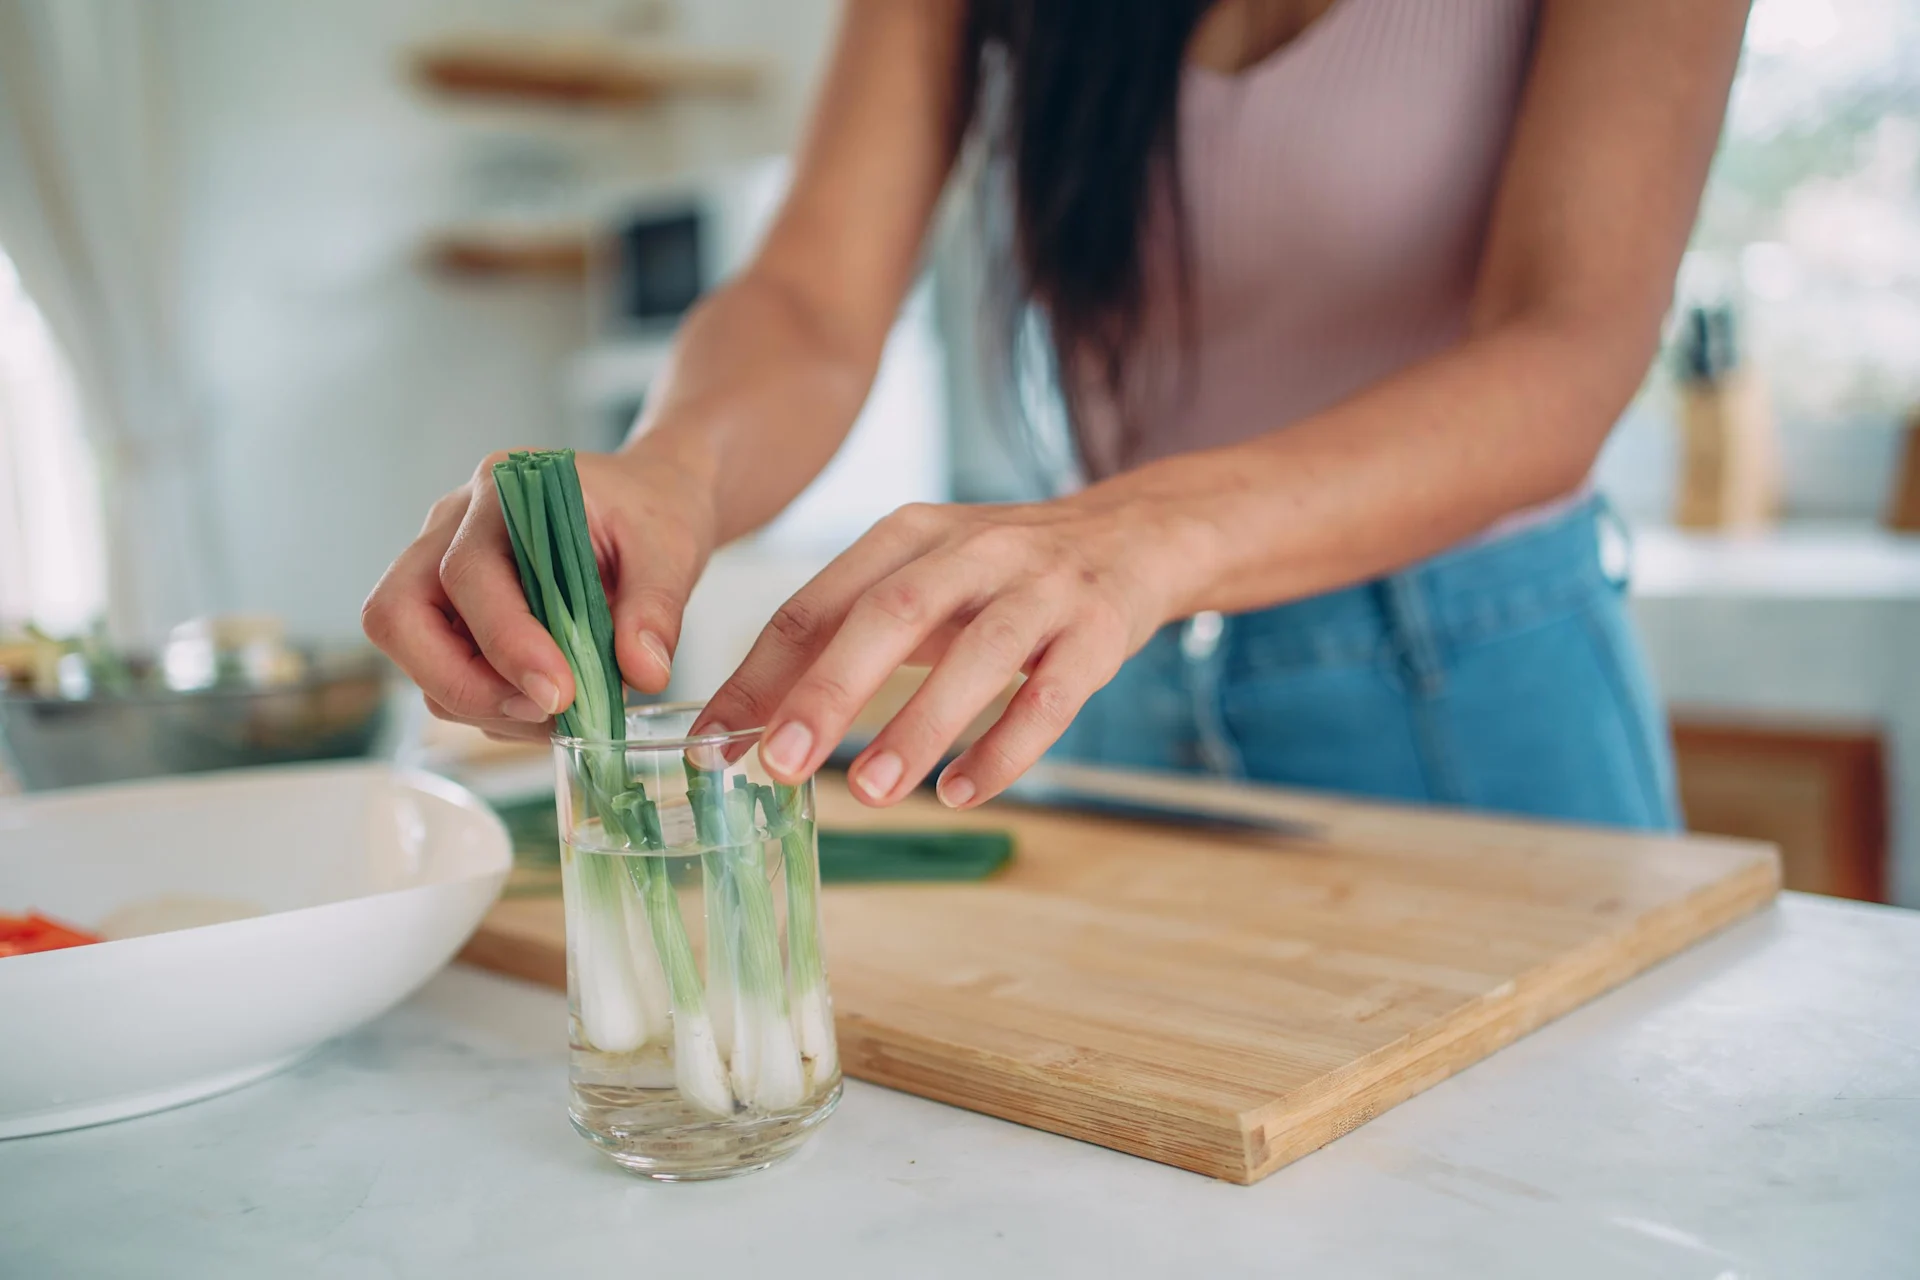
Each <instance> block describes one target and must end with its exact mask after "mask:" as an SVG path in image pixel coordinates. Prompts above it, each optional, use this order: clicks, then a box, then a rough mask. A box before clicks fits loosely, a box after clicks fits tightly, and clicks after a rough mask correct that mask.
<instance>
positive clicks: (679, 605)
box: [612, 528, 701, 693]
mask: <svg viewBox="0 0 1920 1280" xmlns="http://www.w3.org/2000/svg"><path fill="white" fill-rule="evenodd" d="M614 555H615V560H616V563H615V565H614V570H613V578H614V584H615V589H614V593H613V602H612V611H613V651H614V657H615V659H616V660H617V661H618V662H619V663H620V672H621V674H622V675H624V676H625V677H626V680H627V683H628V684H630V685H632V686H633V687H634V688H636V689H639V690H642V691H643V692H646V693H659V692H661V691H662V690H664V689H665V688H666V687H667V680H668V679H669V678H670V677H671V676H672V675H673V655H674V652H675V651H676V650H677V649H678V648H679V647H680V623H681V616H682V614H683V613H684V611H685V609H686V607H687V597H688V596H690V595H692V594H693V586H694V583H695V582H696V581H698V579H699V577H700V568H701V565H700V555H699V552H698V551H697V550H696V549H695V546H694V542H693V539H692V538H691V537H689V536H687V534H686V532H685V531H684V530H679V529H673V530H654V531H653V533H652V535H651V536H650V537H648V538H647V539H646V540H645V542H644V544H643V542H642V539H641V538H640V537H638V536H636V533H635V531H633V530H631V529H626V528H622V529H621V530H619V531H617V532H616V533H615V535H614Z"/></svg>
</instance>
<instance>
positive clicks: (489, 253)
mask: <svg viewBox="0 0 1920 1280" xmlns="http://www.w3.org/2000/svg"><path fill="white" fill-rule="evenodd" d="M424 256H425V259H426V261H427V264H428V265H429V266H430V267H432V268H433V269H434V270H435V271H436V272H439V273H440V274H442V275H448V276H460V277H466V278H470V279H492V278H499V277H507V276H517V277H523V278H530V279H540V280H549V281H556V282H562V283H567V284H578V283H580V282H582V281H584V280H585V279H586V278H587V272H588V269H589V267H590V266H591V264H592V261H593V256H594V239H593V235H592V234H591V233H590V232H588V231H587V230H586V229H585V228H566V227H556V228H552V229H543V230H526V231H518V230H501V229H495V228H489V227H470V228H453V229H449V230H447V231H443V232H441V233H439V234H438V235H435V236H432V237H430V238H429V239H428V241H427V244H426V247H425V251H424Z"/></svg>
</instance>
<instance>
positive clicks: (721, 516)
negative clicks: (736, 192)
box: [361, 0, 961, 738]
mask: <svg viewBox="0 0 1920 1280" xmlns="http://www.w3.org/2000/svg"><path fill="white" fill-rule="evenodd" d="M960 18H961V8H960V3H959V0H848V3H847V5H846V11H845V15H844V18H843V21H842V24H841V32H840V39H839V44H838V47H837V50H836V52H835V54H834V58H833V64H832V67H831V70H830V72H829V75H828V78H827V82H826V87H825V89H824V92H823V94H822V97H821V99H820V102H819V105H818V107H817V109H816V110H815V113H814V117H813V120H812V122H811V124H810V127H809V129H808V132H807V138H806V142H805V145H804V146H803V147H802V148H801V151H800V154H799V157H798V159H797V162H796V164H795V167H794V177H793V183H792V186H791V188H790V190H789V193H788V196H787V199H786V201H785V203H784V205H783V206H782V208H781V211H780V213H779V216H778V217H777V219H776V220H775V223H774V225H773V227H772V228H771V230H770V232H769V234H768V237H767V240H766V242H765V244H764V245H763V246H762V248H761V249H760V251H759V253H758V254H757V255H756V256H755V258H754V260H753V262H752V263H751V264H750V265H749V266H748V267H747V268H746V270H745V271H744V272H742V274H741V275H740V276H738V277H737V278H736V279H735V280H733V281H732V282H730V283H729V284H728V285H726V286H725V287H724V288H722V289H719V290H717V291H716V292H715V293H714V295H713V296H712V297H711V298H709V299H708V300H707V301H705V302H704V303H703V304H702V305H701V306H700V307H699V308H698V309H697V310H696V312H695V314H694V315H693V316H692V317H691V318H690V319H689V320H688V322H687V324H686V326H685V328H684V330H683V331H682V334H681V337H680V340H679V341H678V343H677V344H676V351H675V356H674V359H673V362H672V369H671V371H670V373H669V375H668V377H667V379H666V381H665V385H664V386H662V387H661V388H660V389H659V390H658V393H657V394H656V395H655V396H654V397H653V398H652V404H651V405H650V407H649V409H648V412H647V416H646V421H645V422H644V423H643V424H642V425H641V428H640V429H638V430H637V431H636V433H635V435H634V438H633V439H632V440H631V441H630V442H629V443H628V445H627V446H626V447H625V448H624V449H623V450H622V451H621V452H620V453H618V454H615V455H610V456H608V455H596V456H586V455H582V456H581V458H580V459H579V465H580V480H581V488H582V491H583V492H584V494H585V496H586V505H587V519H588V524H589V526H590V528H591V531H592V535H593V540H594V547H595V550H596V552H597V553H598V555H599V559H600V568H601V573H602V575H603V577H604V578H605V580H606V582H607V586H608V594H609V596H610V598H611V604H612V609H613V622H614V647H615V651H616V654H617V656H618V659H619V663H620V670H621V673H622V674H623V675H624V676H625V677H626V680H627V683H629V684H631V685H633V686H634V687H635V688H639V689H644V690H649V691H658V690H660V689H662V688H664V687H665V685H666V683H667V679H668V673H669V669H670V666H671V663H672V653H673V649H674V647H675V646H676V645H677V644H678V643H679V638H680V619H681V611H682V610H683V608H684V607H685V605H686V600H687V597H688V595H689V594H690V593H691V592H692V590H693V586H694V583H695V581H696V580H697V579H698V578H699V576H700V572H701V570H702V569H703V568H704V567H705V565H706V562H707V557H708V556H709V555H710V554H711V553H712V551H713V549H714V547H716V546H718V545H719V544H720V543H722V542H725V541H727V540H728V539H731V538H734V537H737V536H739V535H740V534H742V533H745V532H746V531H748V530H749V529H752V528H754V527H755V526H756V525H759V524H761V523H763V522H765V521H766V520H767V519H769V518H770V517H771V516H773V515H774V514H775V513H776V512H778V511H779V510H780V508H781V507H783V506H784V505H786V503H787V502H788V500H790V499H791V498H792V497H793V496H794V495H795V494H797V493H798V492H799V491H800V490H801V489H802V488H803V487H804V486H805V485H806V484H807V482H808V481H809V480H811V479H813V477H814V475H815V474H816V473H818V472H819V470H820V469H821V467H822V466H824V465H825V464H826V461H827V459H828V458H830V457H831V456H832V455H833V451H834V449H835V448H836V447H837V446H838V445H839V443H840V441H841V440H842V439H843V438H844V437H845V435H846V433H847V430H848V429H849V428H850V427H851V426H852V423H853V420H854V417H855V415H856V413H857V411H858V410H859V407H860V404H861V401H862V400H863V399H864V398H865V396H866V393H867V387H868V384H869V383H870V382H871V381H872V378H873V373H874V369H875V367H876V365H877V364H878V361H879V356H880V350H881V347H882V345H883V344H884V342H885V340H886V335H887V331H888V329H889V327H890V326H891V324H892V321H893V317H894V313H895V312H896V311H897V310H898V309H899V306H900V300H901V297H902V296H903V295H904V293H905V291H906V289H907V286H908V284H909V283H910V281H911V279H912V276H913V271H914V264H915V260H916V258H917V257H918V255H919V251H920V242H921V239H922V238H923V236H924V235H925V233H926V228H927V223H928V220H929V218H930V216H931V212H932V209H933V206H934V202H935V200H936V199H937V198H938V196H939V193H940V188H941V185H942V183H943V182H944V180H945V176H946V173H947V170H948V168H949V167H950V166H951V163H952V153H953V144H954V135H955V132H956V131H955V130H954V128H953V125H952V121H951V120H950V116H951V114H952V112H953V101H954V96H955V95H954V81H955V76H954V72H955V67H956V63H955V57H956V55H957V41H958V36H959V32H960ZM495 456H496V457H497V456H498V455H495ZM493 461H494V457H489V458H487V459H485V460H483V461H482V463H481V464H480V467H479V468H478V469H477V470H476V471H475V473H474V478H473V479H472V480H471V481H469V482H468V483H467V484H466V485H463V486H462V487H461V488H459V489H457V490H455V491H454V492H453V493H451V494H448V495H447V497H445V498H443V499H442V500H441V501H440V502H439V503H436V504H435V506H434V508H433V510H432V511H431V512H429V513H428V516H427V522H426V526H425V527H424V528H423V529H422V530H421V532H420V536H419V537H417V538H416V539H414V541H413V543H412V545H410V546H409V547H408V548H407V549H406V550H405V551H403V552H402V553H401V554H400V556H399V557H398V558H397V559H396V560H395V561H394V562H393V565H392V567H390V568H389V569H388V570H387V572H386V574H385V575H384V576H383V577H382V578H381V580H380V582H379V584H378V585H377V586H376V587H375V588H374V590H373V594H372V595H371V596H369V597H368V599H367V603H366V605H365V607H364V608H363V610H362V615H361V616H362V623H363V625H364V626H365V628H366V632H367V635H368V636H369V637H371V638H372V639H373V640H374V642H375V643H376V644H378V645H379V646H380V647H381V648H382V649H384V650H386V651H387V653H388V654H390V655H391V656H392V657H393V659H394V661H395V662H396V663H398V664H399V666H400V668H401V669H402V670H403V671H405V672H406V673H407V674H408V675H409V676H411V677H413V679H414V681H415V682H416V683H418V684H419V686H420V688H421V690H422V692H424V693H425V695H426V698H427V703H428V706H429V707H431V708H432V710H433V711H434V713H435V714H436V715H440V716H442V717H444V718H447V719H451V720H459V721H463V722H466V723H469V724H475V725H478V726H479V727H481V728H483V729H485V730H487V732H489V733H491V734H493V735H495V736H503V737H524V738H544V737H545V736H546V734H547V731H548V729H547V724H546V721H547V719H548V717H550V716H552V715H553V714H554V713H556V712H558V711H561V710H564V709H565V708H566V707H567V705H568V704H569V703H571V702H572V700H573V676H572V673H571V672H570V671H569V670H568V667H567V663H566V659H565V658H564V657H562V656H561V653H560V650H559V648H558V646H556V645H555V644H554V643H553V640H552V639H551V637H549V636H548V635H547V633H546V631H545V630H544V629H543V628H542V627H541V626H540V624H539V623H538V622H537V621H536V620H535V619H534V617H533V615H532V614H531V613H530V612H528V610H527V606H526V602H525V600H524V599H523V598H522V596H521V592H520V585H519V579H518V575H517V573H516V571H515V569H514V567H513V561H512V557H511V554H510V551H509V548H508V543H507V533H506V526H505V524H504V522H503V521H502V520H501V516H500V505H499V503H498V501H497V500H496V499H495V497H494V494H493V485H492V482H491V480H490V479H489V467H490V465H491V463H492V462H493Z"/></svg>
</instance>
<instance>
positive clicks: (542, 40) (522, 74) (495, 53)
mask: <svg viewBox="0 0 1920 1280" xmlns="http://www.w3.org/2000/svg"><path fill="white" fill-rule="evenodd" d="M411 62H412V71H413V76H414V79H415V80H417V81H418V82H419V83H421V84H423V85H425V86H426V87H428V88H430V89H432V90H434V91H436V92H438V93H441V94H445V95H448V96H452V97H472V98H493V99H513V100H518V101H522V102H528V103H540V104H546V105H553V106H570V107H598V108H631V107H638V106H645V105H648V104H650V103H654V102H658V101H660V100H661V99H664V98H669V97H675V96H685V95H705V96H720V97H744V96H747V95H750V94H752V93H754V92H756V91H757V90H758V89H759V88H760V86H761V84H762V83H763V82H764V80H765V79H766V70H767V69H766V67H765V65H764V64H763V63H761V62H760V61H758V60H756V59H753V58H749V57H743V56H740V55H736V54H723V53H718V52H714V51H710V50H700V49H691V48H684V47H677V46H672V45H664V44H660V43H657V42H640V41H634V40H622V39H616V38H607V37H590V36H566V37H558V36H485V37H462V38H458V39H449V40H444V41H440V42H437V43H435V44H431V45H428V46H425V47H423V48H420V49H418V50H416V51H415V52H414V53H413V55H412V59H411Z"/></svg>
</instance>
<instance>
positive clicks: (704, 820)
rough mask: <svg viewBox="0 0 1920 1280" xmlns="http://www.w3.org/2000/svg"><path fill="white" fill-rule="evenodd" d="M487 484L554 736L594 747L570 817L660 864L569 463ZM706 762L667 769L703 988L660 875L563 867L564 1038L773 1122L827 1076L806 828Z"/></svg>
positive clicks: (521, 458) (693, 753)
mask: <svg viewBox="0 0 1920 1280" xmlns="http://www.w3.org/2000/svg"><path fill="white" fill-rule="evenodd" d="M493 478H494V484H495V486H496V487H497V488H498V490H499V494H500V505H501V508H502V510H503V511H504V512H505V514H506V521H507V529H508V532H509V534H510V536H511V540H512V543H513V556H514V562H515V564H516V565H517V566H518V568H519V571H520V585H521V588H522V590H523V591H525V593H526V597H527V604H528V606H529V608H531V609H532V611H533V614H534V616H535V617H536V618H538V619H539V620H540V623H541V625H542V626H544V627H545V628H546V629H547V631H548V633H549V634H551V635H552V636H553V638H554V641H555V643H557V644H558V645H559V646H560V650H561V652H562V653H563V654H565V655H566V659H567V663H568V665H569V666H570V667H571V668H572V671H573V678H574V689H575V694H574V700H573V703H572V705H571V706H569V707H568V708H567V709H566V710H565V711H563V712H561V713H560V715H559V716H558V717H557V720H558V727H559V730H560V732H561V733H563V734H565V735H566V736H568V737H573V738H579V739H582V740H584V741H587V742H590V743H594V744H605V745H604V746H603V747H600V748H599V749H597V750H596V749H592V748H590V749H588V750H587V751H586V752H585V753H584V762H585V765H584V773H585V779H584V782H585V791H586V802H587V805H588V808H589V809H590V810H591V811H592V816H594V817H596V818H598V819H599V820H600V824H601V827H602V829H603V831H604V832H605V834H606V836H607V838H608V840H609V841H612V840H620V841H623V842H624V844H625V846H626V847H627V848H629V849H632V850H635V851H638V852H640V853H643V854H646V853H661V852H664V851H666V849H667V845H666V841H665V839H664V837H663V834H662V831H661V823H660V813H659V808H658V806H657V805H656V804H655V802H654V801H653V800H652V799H651V798H649V797H648V795H647V793H646V788H645V786H644V785H643V784H641V783H640V782H638V781H637V780H635V779H633V778H631V777H630V776H629V774H628V771H627V765H626V753H625V750H624V743H625V741H626V727H627V725H626V705H625V691H624V688H623V686H622V684H621V680H620V672H619V666H618V663H617V661H616V659H615V657H614V652H613V619H612V614H611V613H610V612H609V610H608V608H607V598H606V592H605V589H604V588H603V587H602V585H601V582H600V571H599V563H598V561H597V559H596V558H595V556H594V552H593V544H592V541H591V539H590V537H589V535H588V531H587V521H586V508H585V505H584V502H583V500H582V498H581V494H580V481H579V475H578V472H577V471H576V469H575V466H574V461H573V453H572V451H571V450H558V451H539V452H532V453H515V454H512V455H510V456H509V457H508V459H507V460H506V461H505V462H502V463H499V464H498V465H496V466H495V467H494V469H493ZM717 754H718V753H717V752H715V751H714V750H713V749H712V748H708V749H707V750H706V751H705V752H702V751H701V749H700V748H697V747H696V748H692V749H689V751H688V752H687V753H686V758H685V768H686V776H687V799H688V804H689V806H690V807H691V809H692V811H693V819H694V828H695V831H696V833H697V836H698V840H699V844H700V848H701V849H702V851H703V852H702V856H701V871H702V880H703V884H704V888H705V900H706V910H707V973H706V976H705V979H704V981H703V979H702V976H701V974H700V970H699V965H698V963H697V962H696V960H695V957H694V952H693V946H692V943H691V942H690V940H689V938H688V936H687V930H686V925H685V923H684V921H683V920H682V918H681V915H680V902H679V897H678V895H677V893H676V892H675V890H674V887H673V884H672V881H671V879H670V878H669V873H668V869H667V864H666V862H665V861H664V860H663V859H661V858H658V857H646V856H641V857H628V858H619V859H609V858H600V857H596V858H585V859H577V860H575V861H576V865H577V867H578V870H577V872H576V875H577V882H576V883H577V885H578V892H577V893H576V894H574V895H572V898H571V899H570V901H569V904H568V919H567V930H568V933H569V934H570V935H571V936H572V937H573V940H574V970H575V975H574V976H575V983H576V986H577V988H578V990H577V993H576V994H577V998H578V1001H579V1012H580V1022H581V1030H582V1033H583V1034H584V1035H585V1037H586V1039H587V1040H588V1041H589V1042H590V1043H591V1044H592V1045H593V1046H594V1047H595V1048H596V1049H599V1050H601V1051H602V1052H606V1053H633V1052H637V1051H638V1050H640V1049H643V1048H645V1047H647V1046H648V1045H652V1044H659V1045H662V1046H665V1045H667V1044H669V1043H670V1044H671V1046H672V1057H673V1069H674V1083H675V1086H676V1087H677V1088H678V1089H679V1091H680V1094H681V1096H682V1097H683V1098H684V1099H686V1100H687V1101H688V1102H690V1103H692V1104H694V1105H696V1106H698V1107H700V1108H701V1109H702V1110H705V1111H708V1112H711V1113H713V1114H715V1115H723V1116H724V1115H730V1114H732V1113H733V1112H734V1111H735V1109H736V1108H747V1109H753V1110H760V1111H780V1110H784V1109H787V1108H790V1107H794V1106H797V1105H799V1103H800V1102H801V1101H802V1100H803V1099H804V1098H806V1097H807V1096H808V1095H809V1094H810V1093H811V1092H812V1090H813V1089H814V1087H816V1086H817V1085H818V1084H821V1083H824V1082H825V1081H826V1080H827V1079H828V1078H830V1077H831V1076H832V1075H833V1074H834V1072H835V1071H836V1070H837V1068H838V1062H837V1059H836V1056H835V1049H834V1039H833V1021H832V1009H831V1006H830V1004H829V1002H828V997H827V988H826V975H825V969H824V966H823V964H822V962H821V958H820V941H819V934H818V927H817V921H818V919H819V910H818V904H817V902H816V893H817V885H818V883H819V880H818V872H817V870H816V867H815V859H814V840H813V830H812V824H811V822H810V821H809V820H808V819H806V818H805V817H804V815H803V813H802V809H801V805H800V792H799V790H798V789H797V788H794V787H787V786H777V785H776V786H766V785H762V784H757V783H754V782H752V781H750V780H749V779H747V778H745V777H742V776H736V777H735V778H734V779H733V786H732V788H731V789H729V788H728V787H727V785H726V784H727V778H726V772H725V768H724V762H723V761H722V762H719V763H720V767H717V768H716V767H711V766H713V765H714V763H715V761H714V760H712V759H709V758H708V757H709V756H713V755H717ZM696 757H698V758H697V759H696ZM756 809H757V810H758V812H759V814H760V816H761V819H762V823H761V824H757V823H756V822H755V812H756ZM563 834H565V833H563ZM776 835H777V836H778V837H779V839H780V841H781V857H782V861H783V863H784V864H785V872H786V885H787V944H788V945H787V955H786V958H785V966H784V968H783V964H782V957H781V944H780V929H779V920H778V918H777V916H776V914H775V911H774V903H773V893H772V888H771V886H770V885H769V883H768V877H767V869H766V865H765V859H764V856H763V854H762V849H763V848H764V844H763V841H764V840H766V839H770V838H772V837H774V836H776ZM615 862H619V863H623V864H624V866H625V874H624V875H623V874H621V873H620V871H618V870H614V869H612V866H613V864H614V863H615Z"/></svg>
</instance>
